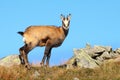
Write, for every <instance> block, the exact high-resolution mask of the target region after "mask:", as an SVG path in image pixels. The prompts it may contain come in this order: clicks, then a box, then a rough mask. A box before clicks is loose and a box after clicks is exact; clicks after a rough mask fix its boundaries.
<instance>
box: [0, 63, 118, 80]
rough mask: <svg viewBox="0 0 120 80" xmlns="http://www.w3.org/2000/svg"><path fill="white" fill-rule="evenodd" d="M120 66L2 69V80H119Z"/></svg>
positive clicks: (19, 67)
mask: <svg viewBox="0 0 120 80" xmlns="http://www.w3.org/2000/svg"><path fill="white" fill-rule="evenodd" d="M119 68H120V64H119V63H109V64H103V65H101V66H100V68H95V69H89V68H74V69H66V68H59V67H51V68H45V67H41V68H40V67H32V69H31V70H27V69H26V68H24V67H23V66H14V67H10V68H5V67H0V80H119V79H120V75H119V74H120V69H119Z"/></svg>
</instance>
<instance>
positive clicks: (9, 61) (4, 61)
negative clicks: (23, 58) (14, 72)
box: [0, 54, 20, 67]
mask: <svg viewBox="0 0 120 80" xmlns="http://www.w3.org/2000/svg"><path fill="white" fill-rule="evenodd" d="M14 65H20V59H19V55H16V54H14V55H9V56H6V57H4V58H1V59H0V66H4V67H11V66H14Z"/></svg>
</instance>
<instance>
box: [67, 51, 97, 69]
mask: <svg viewBox="0 0 120 80" xmlns="http://www.w3.org/2000/svg"><path fill="white" fill-rule="evenodd" d="M67 64H68V65H67V66H71V65H73V66H77V67H81V68H82V67H83V68H95V67H98V65H97V64H96V62H95V61H94V59H92V58H91V57H90V56H89V55H88V54H87V53H86V52H85V51H84V50H83V49H80V50H77V49H74V56H73V57H72V58H71V59H70V60H69V61H68V62H67ZM68 68H69V67H68Z"/></svg>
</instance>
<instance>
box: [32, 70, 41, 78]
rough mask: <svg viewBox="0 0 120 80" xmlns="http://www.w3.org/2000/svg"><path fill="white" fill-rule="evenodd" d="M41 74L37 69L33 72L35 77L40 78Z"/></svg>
mask: <svg viewBox="0 0 120 80" xmlns="http://www.w3.org/2000/svg"><path fill="white" fill-rule="evenodd" d="M39 76H40V73H39V72H38V71H35V72H34V74H33V77H34V79H36V78H38V77H39Z"/></svg>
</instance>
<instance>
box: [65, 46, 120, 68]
mask: <svg viewBox="0 0 120 80" xmlns="http://www.w3.org/2000/svg"><path fill="white" fill-rule="evenodd" d="M73 52H74V56H73V57H72V58H71V59H69V60H68V62H67V63H66V64H65V65H64V66H66V67H67V68H73V67H80V68H81V67H83V68H95V67H99V66H100V65H101V64H103V63H104V62H106V61H110V59H112V61H113V62H114V60H116V58H118V56H119V55H120V48H118V49H116V50H112V47H111V46H98V45H95V46H94V47H91V45H89V44H87V45H86V47H85V48H82V49H74V50H73ZM118 60H119V58H118V59H117V61H118Z"/></svg>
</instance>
